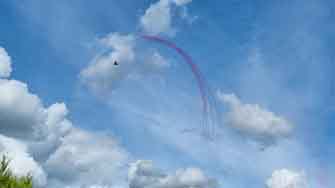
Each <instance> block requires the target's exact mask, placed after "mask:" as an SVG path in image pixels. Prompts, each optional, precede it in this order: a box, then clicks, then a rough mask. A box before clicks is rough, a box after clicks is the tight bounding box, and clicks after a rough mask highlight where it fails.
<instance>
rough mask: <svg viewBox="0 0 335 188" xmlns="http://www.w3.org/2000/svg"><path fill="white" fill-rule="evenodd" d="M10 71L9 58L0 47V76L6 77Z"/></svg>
mask: <svg viewBox="0 0 335 188" xmlns="http://www.w3.org/2000/svg"><path fill="white" fill-rule="evenodd" d="M11 72H12V67H11V58H10V57H9V55H8V54H7V52H6V50H5V49H4V48H2V47H0V77H2V78H7V77H9V76H10V74H11Z"/></svg>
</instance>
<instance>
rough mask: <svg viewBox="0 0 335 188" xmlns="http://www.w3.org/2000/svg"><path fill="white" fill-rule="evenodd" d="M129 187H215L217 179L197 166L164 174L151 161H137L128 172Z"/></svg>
mask: <svg viewBox="0 0 335 188" xmlns="http://www.w3.org/2000/svg"><path fill="white" fill-rule="evenodd" d="M128 179H129V184H130V185H129V188H195V187H196V188H215V187H217V186H218V184H217V181H216V180H214V179H211V178H208V177H207V176H205V175H204V174H203V172H202V171H201V170H200V169H198V168H187V169H179V170H177V171H176V173H175V174H165V173H163V172H162V171H161V170H159V169H157V168H155V167H154V165H153V163H152V162H151V161H137V162H135V163H133V164H132V165H131V167H130V169H129V172H128Z"/></svg>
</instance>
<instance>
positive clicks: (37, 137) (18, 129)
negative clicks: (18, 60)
mask: <svg viewBox="0 0 335 188" xmlns="http://www.w3.org/2000/svg"><path fill="white" fill-rule="evenodd" d="M103 42H104V43H106V45H111V46H113V45H116V44H117V45H116V46H113V47H114V48H115V49H117V50H118V51H117V52H115V53H114V54H113V55H115V56H118V57H119V58H120V56H123V54H122V53H123V51H124V50H127V46H128V44H124V43H123V42H122V40H121V41H120V40H117V39H115V38H110V40H105V41H103ZM124 58H129V57H124ZM0 93H1V95H0V125H1V126H0V156H1V155H8V156H9V157H10V159H12V163H11V164H10V165H11V166H10V167H11V169H12V170H13V172H14V173H15V174H17V175H26V174H27V173H31V174H32V175H33V177H34V185H36V186H42V187H54V188H59V187H66V186H72V185H73V186H78V187H92V186H98V185H101V186H105V185H106V186H108V187H112V186H116V185H118V184H119V183H118V182H119V181H121V180H122V178H120V176H121V174H122V173H121V171H122V170H121V169H122V168H124V166H125V163H126V161H127V159H128V154H127V153H126V152H125V151H124V150H123V149H122V147H121V146H119V145H118V143H117V142H116V141H115V140H114V139H113V138H112V137H111V136H109V135H101V134H98V133H93V132H88V131H85V130H82V129H79V128H75V127H74V126H73V124H72V122H71V121H70V120H68V119H67V116H68V113H69V111H68V109H67V107H66V105H65V104H64V103H55V104H52V105H51V106H49V107H45V106H44V105H43V103H42V100H41V99H40V98H39V97H38V96H37V95H35V94H33V93H31V92H30V91H29V89H28V86H27V84H25V83H22V82H20V81H17V80H9V79H0ZM83 146H84V147H83ZM124 176H126V172H125V174H124ZM91 177H95V178H91ZM124 183H125V181H124Z"/></svg>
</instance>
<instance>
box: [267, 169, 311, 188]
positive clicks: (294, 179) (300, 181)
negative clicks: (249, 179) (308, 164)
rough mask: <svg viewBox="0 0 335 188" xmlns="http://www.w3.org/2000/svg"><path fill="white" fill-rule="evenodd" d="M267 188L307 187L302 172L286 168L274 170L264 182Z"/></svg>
mask: <svg viewBox="0 0 335 188" xmlns="http://www.w3.org/2000/svg"><path fill="white" fill-rule="evenodd" d="M266 186H267V188H307V180H306V177H305V175H304V173H301V172H294V171H290V170H287V169H282V170H276V171H274V172H273V174H272V177H271V178H269V179H268V180H267V182H266Z"/></svg>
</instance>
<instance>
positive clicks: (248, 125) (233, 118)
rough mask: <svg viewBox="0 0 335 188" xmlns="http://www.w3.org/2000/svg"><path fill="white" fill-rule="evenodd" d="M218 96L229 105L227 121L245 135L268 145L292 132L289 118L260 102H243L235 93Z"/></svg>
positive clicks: (219, 94)
mask: <svg viewBox="0 0 335 188" xmlns="http://www.w3.org/2000/svg"><path fill="white" fill-rule="evenodd" d="M218 98H219V99H220V100H221V101H222V102H223V103H224V104H226V105H227V107H228V112H227V113H226V116H225V118H226V121H227V123H228V124H229V125H230V126H232V127H233V128H234V129H236V130H238V131H239V132H240V133H242V134H243V135H246V136H249V137H251V138H253V139H256V140H258V141H260V142H262V143H263V144H266V145H267V144H271V143H274V142H275V141H276V140H278V139H279V138H283V137H288V136H289V135H290V134H291V132H292V129H293V127H292V124H291V123H290V122H289V121H288V120H286V119H285V118H284V117H281V116H278V115H276V114H274V113H273V112H270V111H267V110H266V109H264V108H262V107H261V106H259V105H258V104H243V103H242V102H241V101H240V100H239V98H237V97H236V96H235V95H234V94H224V93H220V92H219V93H218Z"/></svg>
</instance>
